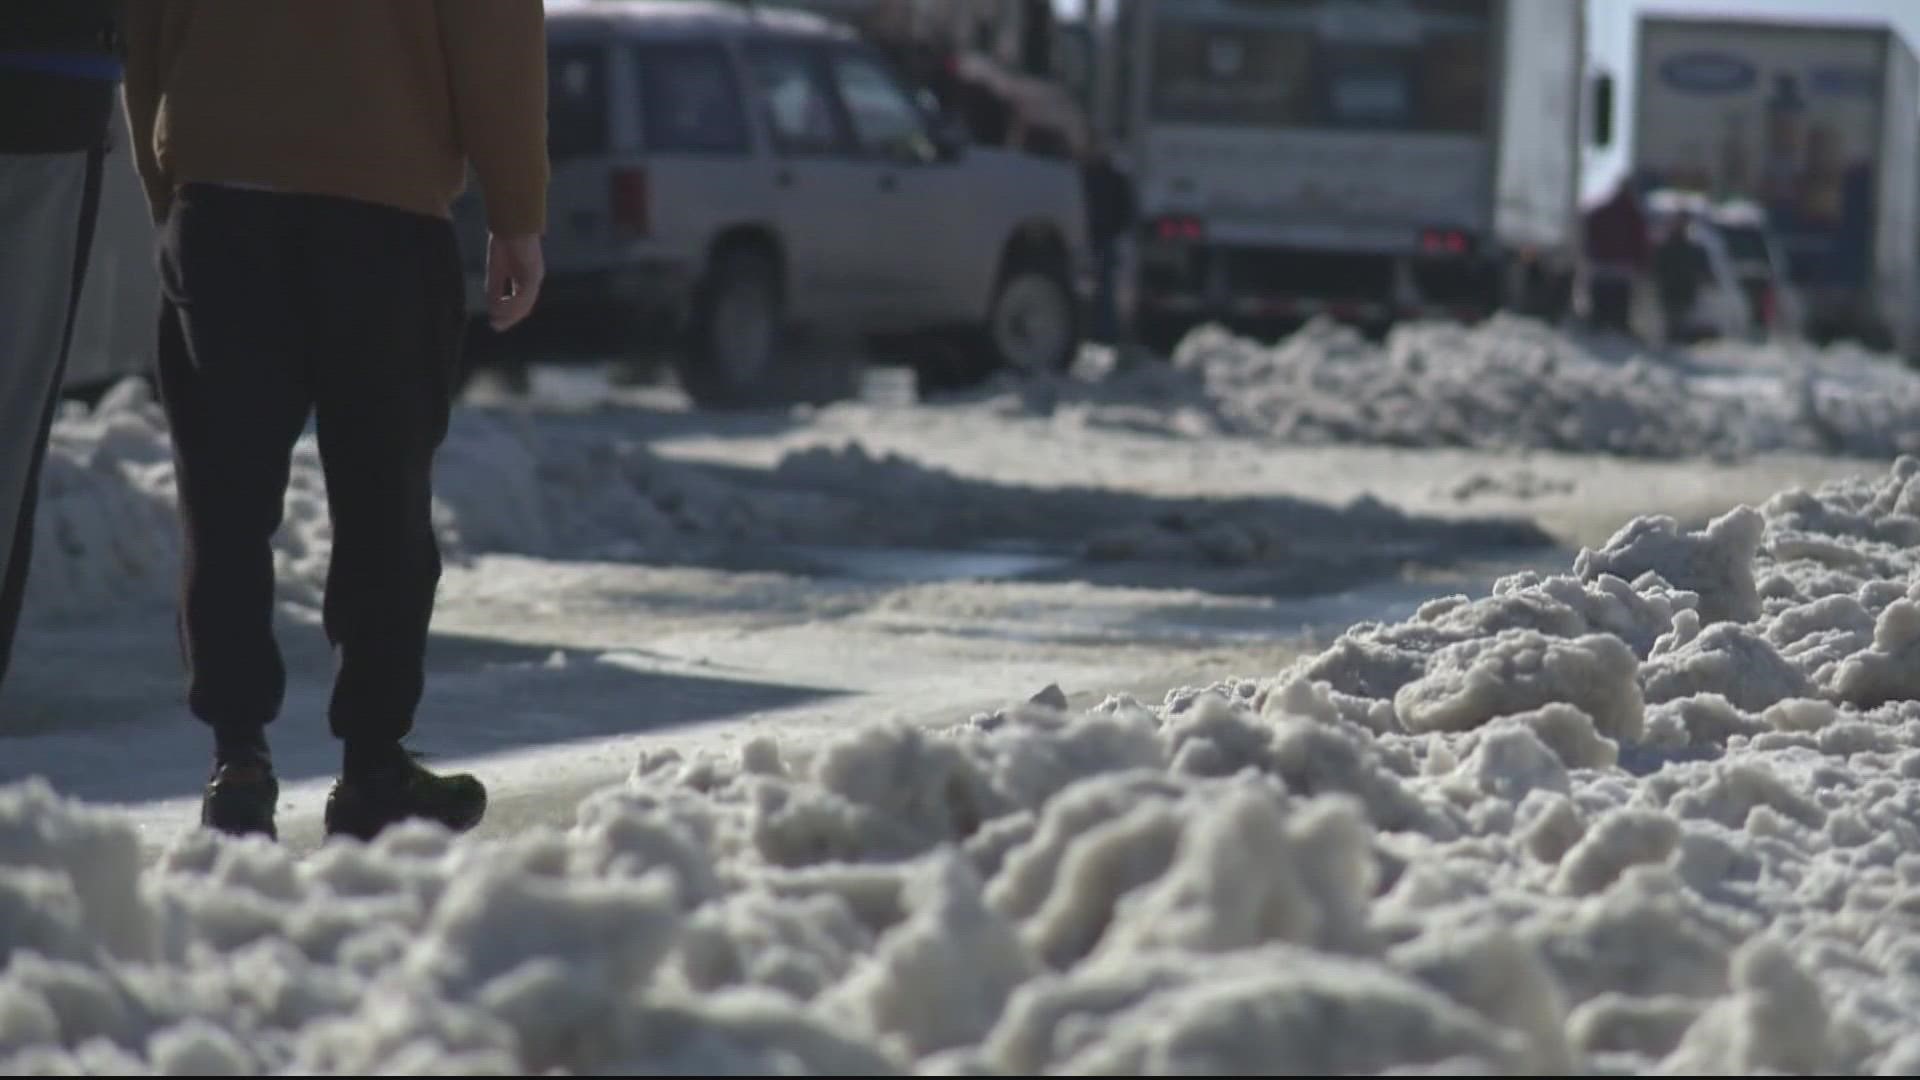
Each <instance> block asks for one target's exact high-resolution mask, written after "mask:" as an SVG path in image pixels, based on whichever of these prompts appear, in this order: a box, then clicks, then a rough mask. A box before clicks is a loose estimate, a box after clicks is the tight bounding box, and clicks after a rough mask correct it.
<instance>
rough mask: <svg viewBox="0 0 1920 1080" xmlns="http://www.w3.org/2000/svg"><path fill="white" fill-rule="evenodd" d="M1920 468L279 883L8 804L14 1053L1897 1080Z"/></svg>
mask: <svg viewBox="0 0 1920 1080" xmlns="http://www.w3.org/2000/svg"><path fill="white" fill-rule="evenodd" d="M1916 507H1920V459H1913V458H1902V459H1900V460H1899V461H1897V462H1896V463H1895V464H1894V465H1893V466H1892V467H1891V468H1890V469H1888V470H1886V471H1885V472H1883V473H1882V474H1880V475H1878V476H1874V477H1871V478H1868V479H1863V480H1859V481H1853V482H1847V483H1840V484H1833V485H1829V486H1826V487H1823V488H1821V489H1819V490H1816V491H1797V492H1787V493H1783V494H1781V495H1779V496H1777V497H1776V498H1774V499H1772V500H1770V501H1768V502H1766V503H1765V504H1763V505H1761V506H1758V507H1753V508H1748V509H1742V510H1736V511H1734V512H1732V513H1730V514H1728V515H1726V516H1724V517H1722V518H1721V519H1719V520H1718V521H1716V522H1714V523H1713V524H1711V525H1710V526H1708V527H1707V528H1705V529H1701V530H1697V531H1690V530H1687V529H1684V528H1682V527H1681V526H1679V525H1678V524H1677V523H1675V522H1673V521H1671V520H1667V519H1661V518H1646V519H1641V520H1638V521H1635V522H1632V523H1630V524H1628V525H1627V526H1625V527H1624V528H1622V529H1621V530H1620V532H1619V533H1618V534H1617V535H1616V536H1615V537H1614V538H1613V540H1612V541H1611V542H1609V543H1607V544H1605V545H1602V546H1600V547H1599V548H1596V549H1594V550H1592V551H1588V552H1583V553H1582V554H1581V555H1580V557H1579V558H1578V560H1576V561H1575V563H1574V565H1573V567H1572V568H1571V569H1570V571H1569V572H1568V573H1565V574H1558V575H1542V574H1533V573H1530V574H1521V575H1515V576H1512V577H1509V578H1507V579H1505V580H1503V581H1502V582H1501V583H1500V584H1499V585H1498V586H1497V587H1496V588H1495V589H1494V590H1493V591H1492V592H1491V593H1490V594H1489V595H1486V596H1482V597H1478V598H1469V597H1465V596H1461V597H1455V598H1450V599H1446V600H1439V601H1434V602H1432V603H1429V604H1427V605H1425V606H1424V607H1423V608H1421V609H1420V610H1419V611H1418V612H1417V613H1416V614H1415V615H1414V616H1413V617H1412V618H1410V619H1408V620H1406V621H1404V622H1400V623H1393V624H1386V623H1378V622H1374V623H1364V624H1361V625H1358V626H1355V627H1354V628H1352V629H1351V630H1350V631H1348V632H1347V633H1346V634H1344V635H1342V637H1341V638H1340V639H1339V640H1338V641H1336V642H1335V643H1333V644H1332V645H1331V646H1330V647H1329V648H1327V649H1326V650H1324V651H1323V652H1321V653H1319V654H1317V655H1314V656H1309V657H1306V658H1303V659H1302V660H1300V661H1299V662H1298V663H1296V664H1293V665H1291V666H1290V667H1289V668H1288V669H1287V670H1285V671H1282V672H1278V673H1275V674H1273V675H1271V676H1269V677H1265V678H1252V679H1238V680H1230V681H1227V682H1223V683H1220V684H1217V685H1212V686H1206V687H1192V688H1188V689H1184V690H1180V691H1176V692H1174V693H1171V694H1169V695H1168V696H1167V698H1166V699H1165V700H1164V701H1161V702H1158V703H1146V702H1140V701H1136V700H1133V699H1130V698H1127V697H1124V696H1115V697H1111V698H1109V699H1107V700H1106V701H1104V702H1102V703H1100V704H1099V705H1097V706H1095V707H1093V708H1091V709H1088V710H1086V711H1085V712H1083V713H1079V714H1074V713H1071V712H1069V711H1067V710H1065V709H1064V708H1062V705H1063V701H1062V699H1061V698H1060V697H1059V696H1058V694H1057V693H1043V694H1041V695H1038V696H1037V697H1036V699H1035V700H1034V701H1032V702H1026V703H1021V704H1018V705H1013V706H1010V707H1008V708H1006V709H1003V710H1001V711H998V712H994V713H990V714H982V715H976V716H972V717H967V718H964V719H963V718H959V717H956V718H955V719H956V721H958V722H956V723H955V724H954V725H952V726H950V727H947V728H944V729H938V730H927V729H918V728H912V727H907V726H902V725H885V726H875V727H866V728H861V729H857V730H849V731H845V732H841V733H837V734H834V735H832V736H828V737H825V738H823V739H815V740H808V739H803V738H799V737H794V738H789V739H785V740H774V739H771V738H764V737H763V738H759V739H756V740H754V741H752V742H750V743H748V744H746V745H745V746H743V747H741V748H740V749H739V750H738V751H737V752H731V753H725V754H720V753H714V754H702V755H693V756H687V757H682V756H681V755H678V754H675V753H672V752H667V753H659V754H655V755H653V756H650V757H647V758H645V759H643V760H641V761H640V762H638V763H637V764H636V766H635V768H634V771H633V774H632V776H631V777H630V778H629V780H628V781H627V783H626V784H625V785H624V786H621V787H618V788H615V789H612V790H608V791H604V792H601V793H599V794H597V795H595V796H593V797H591V798H589V799H588V800H587V801H586V802H584V803H583V804H582V805H581V806H580V808H579V811H578V815H577V820H576V822H575V823H574V824H573V825H572V826H571V827H570V828H567V829H536V830H533V831H530V832H527V833H524V834H521V835H517V836H514V837H512V838H510V839H500V840H485V839H480V838H476V837H462V838H457V839H456V838H452V837H449V836H447V835H445V834H444V833H442V832H440V831H438V830H436V829H434V828H431V827H426V826H411V827H407V828H403V829H400V830H396V831H394V832H392V833H390V834H389V835H387V836H385V837H383V838H382V839H380V840H379V841H377V842H376V843H375V844H373V845H371V846H362V845H358V844H354V843H350V842H346V843H338V844H332V845H329V846H327V847H325V848H323V849H322V850H320V851H319V852H318V853H316V854H314V855H312V856H310V857H308V858H306V859H304V860H294V859H292V858H290V857H289V856H288V855H287V854H286V853H285V852H284V851H283V850H281V849H278V848H275V847H272V846H269V845H266V844H263V843H259V842H233V841H226V840H220V839H215V838H212V837H209V836H206V835H199V834H194V835H188V836H184V837H182V838H181V839H179V840H178V841H176V842H175V843H174V845H173V846H172V847H171V848H170V849H169V850H168V852H167V853H166V854H165V855H164V856H163V858H162V859H161V861H160V862H159V864H158V865H157V866H154V867H151V868H143V867H142V865H141V862H140V853H139V846H138V844H137V843H136V842H135V838H134V835H133V833H132V831H131V828H130V827H129V826H128V825H127V824H125V823H124V822H123V821H121V820H120V819H119V818H117V817H115V816H114V815H112V814H111V813H109V812H107V811H104V810H99V809H95V808H89V807H86V806H81V805H76V804H73V803H70V802H67V801H63V800H62V799H60V798H58V797H57V796H56V795H55V794H54V793H52V792H50V791H49V790H47V789H46V788H45V787H44V786H43V785H41V784H39V783H36V782H28V783H24V784H16V785H13V786H11V787H8V788H5V789H0V963H3V964H4V971H3V973H0V1069H4V1070H6V1071H8V1072H55V1071H82V1072H103V1071H116V1072H140V1071H162V1072H186V1071H193V1072H209V1073H218V1072H227V1071H231V1072H248V1071H268V1070H273V1071H348V1070H351V1071H358V1072H371V1071H381V1072H426V1071H434V1072H461V1071H482V1070H488V1071H512V1072H515V1073H529V1072H538V1071H548V1070H566V1071H600V1072H619V1073H625V1074H647V1073H695V1072H697V1073H703V1074H719V1073H735V1072H745V1071H755V1072H809V1073H828V1072H831V1073H839V1074H873V1073H884V1072H903V1071H913V1072H921V1073H948V1074H952V1073H966V1074H992V1073H1033V1072H1043V1071H1044V1072H1098V1073H1139V1072H1156V1073H1158V1072H1184V1073H1206V1074H1216V1073H1242V1072H1260V1073H1296V1072H1297V1073H1329V1072H1333V1073H1344V1072H1383V1071H1393V1072H1442V1071H1444V1072H1460V1071H1488V1070H1493V1071H1500V1072H1510V1073H1525V1074H1541V1073H1566V1072H1571V1071H1579V1072H1598V1073H1622V1072H1668V1073H1679V1072H1685V1073H1752V1072H1840V1073H1855V1074H1874V1073H1881V1074H1902V1073H1908V1072H1911V1071H1912V1070H1913V1069H1914V1067H1915V1065H1916V1062H1920V1023H1917V1022H1916V1020H1915V1018H1916V1017H1920V700H1916V698H1920V695H1916V694H1914V693H1913V690H1915V689H1920V687H1914V686H1912V685H1911V683H1912V676H1911V675H1910V674H1909V673H1910V672H1912V671H1913V670H1914V665H1913V663H1912V661H1913V659H1914V656H1913V655H1912V654H1913V653H1914V652H1915V651H1916V649H1920V575H1916V570H1920V553H1916V549H1915V548H1914V547H1913V546H1912V545H1911V544H1908V543H1903V542H1901V539H1900V538H1904V537H1907V536H1910V535H1914V530H1916V529H1920V519H1916V517H1915V516H1914V512H1915V508H1916Z"/></svg>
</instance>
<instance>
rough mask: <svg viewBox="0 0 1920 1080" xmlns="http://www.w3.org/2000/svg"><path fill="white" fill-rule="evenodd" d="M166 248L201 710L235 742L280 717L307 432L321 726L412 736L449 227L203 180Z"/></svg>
mask: <svg viewBox="0 0 1920 1080" xmlns="http://www.w3.org/2000/svg"><path fill="white" fill-rule="evenodd" d="M160 248H161V251H160V265H161V287H162V305H161V315H160V342H159V345H160V349H159V352H160V356H159V361H160V389H161V398H162V401H163V402H164V404H165V406H166V411H167V417H168V420H169V422H170V424H171V425H172V429H173V444H174V462H175V468H176V470H177V474H178V482H179V501H180V515H181V524H182V530H183V536H184V539H185V553H184V559H185V564H184V566H183V568H182V570H183V573H182V583H181V586H182V587H181V591H182V604H181V610H180V637H181V648H182V653H183V655H184V659H185V662H186V667H187V684H188V689H187V700H188V705H189V707H190V708H191V710H192V711H193V714H194V715H195V716H197V717H199V718H200V719H201V720H203V721H205V722H206V723H208V724H210V725H212V726H213V727H214V728H215V730H216V731H220V732H225V733H228V734H234V735H242V736H244V735H246V734H247V733H249V732H253V731H257V730H259V729H260V728H262V727H264V726H265V725H266V724H267V723H269V722H270V721H272V720H273V719H274V717H275V716H276V715H277V714H278V713H279V711H280V707H281V703H282V699H283V698H284V696H285V691H286V668H285V666H284V664H283V663H282V660H281V656H280V650H279V646H278V644H277V643H276V642H275V640H274V632H273V613H274V606H275V598H274V563H273V548H272V538H273V534H274V532H275V530H276V529H277V528H278V527H279V525H280V519H281V514H282V507H283V505H284V501H285V497H286V488H287V478H288V470H289V467H290V458H291V456H292V451H293V447H294V443H295V442H296V441H297V440H298V438H299V437H300V434H301V432H302V430H303V429H304V427H305V425H306V422H307V418H308V416H309V415H312V416H313V418H314V421H315V429H316V433H317V435H318V438H319V444H320V455H321V458H322V462H323V466H324V468H325V473H326V483H327V499H328V506H329V509H330V511H331V517H332V522H333V560H332V564H331V566H330V567H329V570H328V574H327V582H326V601H325V626H326V633H327V638H328V640H329V641H330V642H331V643H332V644H333V648H334V657H335V664H336V670H335V676H334V687H333V700H332V704H331V706H330V708H329V710H328V718H329V721H330V723H331V726H332V729H333V733H334V734H335V735H337V736H339V737H340V738H342V739H346V740H350V741H366V742H382V741H388V740H393V741H397V740H398V739H400V738H401V737H402V736H404V735H405V734H406V733H407V732H408V731H409V730H410V729H411V727H412V725H413V714H414V710H415V709H416V708H417V707H418V705H419V702H420V694H421V689H422V683H423V681H424V668H425V662H426V643H427V631H428V624H429V622H430V620H431V618H432V614H433V602H434V593H435V590H436V588H437V587H438V585H439V580H440V551H439V547H438V545H437V544H436V542H435V539H434V533H433V522H432V486H431V481H432V467H433V456H434V452H435V451H436V450H437V449H438V448H439V445H440V443H441V441H442V440H443V439H444V438H445V437H446V431H447V418H448V411H449V408H450V406H451V403H452V397H453V384H454V377H455V365H456V362H457V357H458V355H459V351H460V350H459V344H460V335H461V332H462V328H463V323H464V320H465V313H464V311H463V308H464V305H465V290H464V284H463V281H462V278H461V269H460V259H459V254H458V248H457V245H456V242H455V239H454V234H453V229H452V226H451V225H450V223H449V222H447V221H445V220H441V219H438V218H430V217H424V216H421V215H418V214H412V213H408V212H406V211H402V210H396V209H390V208H387V207H382V206H376V205H373V204H369V203H363V202H356V201H351V200H345V199H333V198H323V197H319V196H310V195H293V194H281V193H276V192H264V191H254V190H242V189H237V188H228V187H215V186H208V185H189V186H187V187H185V188H184V189H183V190H182V191H181V192H180V194H179V196H178V197H177V199H176V201H175V202H174V204H173V207H172V210H171V212H170V215H169V217H168V220H167V221H166V223H165V225H164V226H163V228H162V232H161V244H160Z"/></svg>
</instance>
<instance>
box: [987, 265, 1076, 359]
mask: <svg viewBox="0 0 1920 1080" xmlns="http://www.w3.org/2000/svg"><path fill="white" fill-rule="evenodd" d="M986 331H987V350H988V359H989V360H990V361H991V362H992V364H993V366H994V367H997V368H1003V369H1006V370H1008V371H1012V372H1014V373H1016V374H1019V375H1042V374H1052V373H1054V372H1060V371H1065V370H1067V369H1068V368H1069V367H1072V366H1073V361H1074V358H1075V356H1077V355H1078V353H1079V351H1080V315H1079V311H1078V310H1077V308H1076V307H1075V304H1074V296H1073V286H1072V284H1071V283H1069V282H1068V280H1067V276H1066V273H1065V272H1064V271H1063V270H1061V269H1060V268H1058V267H1053V266H1048V265H1046V264H1044V263H1039V262H1021V263H1015V264H1014V265H1013V266H1012V267H1011V268H1009V270H1008V272H1007V274H1006V276H1005V277H1004V278H1003V279H1002V280H1001V282H1000V289H999V291H998V292H997V293H995V294H994V297H993V308H992V310H991V311H989V312H988V313H987V326H986Z"/></svg>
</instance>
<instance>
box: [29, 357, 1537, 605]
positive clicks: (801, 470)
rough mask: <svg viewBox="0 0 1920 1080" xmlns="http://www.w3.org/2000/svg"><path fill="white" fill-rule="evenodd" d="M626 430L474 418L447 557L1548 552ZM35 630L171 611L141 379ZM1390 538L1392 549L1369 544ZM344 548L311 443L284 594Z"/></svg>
mask: <svg viewBox="0 0 1920 1080" xmlns="http://www.w3.org/2000/svg"><path fill="white" fill-rule="evenodd" d="M647 434H648V432H647V430H646V429H645V428H644V427H640V426H637V425H635V424H634V422H633V421H632V420H631V419H630V418H623V417H619V416H616V417H613V418H611V419H603V420H600V421H599V422H595V419H594V418H592V417H588V418H585V419H581V418H567V417H550V416H540V415H537V414H527V413H515V412H512V411H489V410H482V409H459V410H456V411H455V414H454V416H453V419H452V423H451V425H450V430H449V432H448V435H447V439H446V442H445V443H444V445H443V446H442V448H441V450H440V453H439V456H438V458H437V459H436V463H435V474H434V493H435V502H436V525H437V529H438V532H439V535H440V541H441V547H442V550H443V552H444V553H445V555H446V557H447V559H448V560H449V561H455V562H457V561H459V560H462V559H465V558H468V557H471V556H476V555H480V554H486V553H509V554H517V555H531V556H537V557H546V558H566V559H575V560H624V561H648V560H665V561H674V562H682V563H719V564H722V565H725V564H727V561H728V560H729V559H730V558H734V557H736V553H738V552H741V551H751V552H758V553H762V554H764V553H765V552H767V551H769V550H770V549H773V548H775V547H777V546H779V545H782V544H788V545H840V546H848V547H859V546H867V547H871V546H907V547H928V548H943V549H952V548H966V547H969V546H971V545H979V544H984V543H990V542H993V541H1017V542H1021V543H1023V544H1034V543H1039V544H1045V545H1049V546H1051V547H1052V548H1054V549H1056V550H1058V551H1060V552H1062V553H1064V554H1067V555H1070V556H1080V557H1084V558H1088V559H1092V560H1097V561H1105V562H1116V561H1144V560H1151V561H1158V562H1164V563H1187V564H1197V565H1200V566H1212V567H1224V568H1234V567H1246V566H1260V565H1267V566H1286V567H1290V568H1296V569H1300V570H1301V571H1302V572H1306V573H1310V574H1316V575H1321V576H1323V577H1326V576H1332V575H1341V574H1344V575H1346V576H1348V577H1349V578H1351V579H1358V578H1363V577H1367V576H1370V575H1373V574H1378V573H1382V572H1386V571H1389V570H1392V569H1394V568H1396V567H1397V566H1398V565H1399V563H1400V561H1401V560H1403V559H1408V558H1417V557H1420V556H1422V555H1430V556H1432V557H1435V558H1436V559H1445V558H1447V557H1450V556H1452V555H1455V554H1458V553H1461V552H1465V551H1475V552H1484V551H1488V550H1493V549H1498V548H1503V547H1518V548H1524V547H1529V546H1533V545H1539V544H1544V543H1545V542H1546V540H1547V537H1546V535H1545V534H1544V533H1542V532H1541V531H1540V530H1538V529H1537V528H1535V527H1533V526H1532V525H1530V524H1528V523H1525V522H1522V521H1517V520H1510V519H1498V518H1491V519H1489V518H1482V519H1441V518H1429V517H1421V516H1415V515H1411V514H1407V513H1404V512H1402V511H1400V510H1397V509H1395V508H1392V507H1389V506H1387V505H1386V504H1384V503H1381V502H1379V501H1378V500H1375V499H1371V498H1360V499H1356V500H1353V501H1352V502H1351V503H1350V504H1348V505H1345V506H1333V505H1327V504H1323V503H1316V502H1311V501H1308V500H1304V499H1294V498H1277V497H1276V498H1265V499H1206V498H1185V499H1173V498H1167V499H1152V498H1143V497H1140V496H1137V495H1134V494H1132V493H1129V492H1126V491H1123V490H1112V489H1105V488H1092V487H1088V488H1063V487H1042V486H1021V485H1004V484H994V483H990V482H985V481H980V480H976V479H972V478H968V477H964V476H961V475H958V474H955V473H952V472H948V471H945V470H941V469H937V468H933V467H930V466H928V465H925V464H923V463H921V462H918V461H915V460H912V459H910V458H906V457H902V456H899V455H885V456H877V455H874V454H871V453H869V452H868V451H867V450H866V449H865V448H864V447H863V446H861V445H860V444H859V443H858V442H853V443H850V444H848V445H844V446H840V447H816V448H809V449H803V450H797V451H794V452H792V453H790V454H788V455H787V456H786V457H785V458H783V459H782V460H781V461H780V462H779V463H778V464H777V465H776V466H775V467H774V468H772V469H766V470H733V471H731V472H729V471H727V470H722V469H710V468H703V467H701V466H698V465H690V464H686V463H682V462H676V461H672V460H670V459H668V458H666V457H663V456H662V455H660V454H657V453H655V452H654V451H652V450H651V449H649V448H648V447H647V445H646V442H645V440H646V437H647ZM35 529H36V531H35V551H34V562H33V572H32V574H31V576H30V578H29V581H28V600H27V605H26V613H27V617H28V618H33V619H39V618H60V617H65V618H86V617H89V616H92V615H94V614H97V613H99V612H101V611H105V610H112V609H120V610H124V609H126V608H127V607H129V606H132V605H136V604H140V603H148V604H154V605H160V604H170V603H172V601H173V599H174V597H175V595H176V587H177V586H176V582H177V574H178V568H179V565H180V554H181V552H180V538H179V528H178V524H177V521H176V518H175V514H174V476H173V461H172V451H171V446H170V444H169V442H168V435H167V428H166V419H165V416H164V414H163V413H162V411H161V409H160V406H159V405H158V404H156V403H155V402H153V401H152V400H151V399H150V397H148V396H147V395H146V394H145V393H144V392H143V391H141V390H140V384H138V383H134V382H130V383H127V384H125V385H123V386H122V387H120V388H117V389H116V390H115V391H114V392H113V394H112V395H111V396H110V397H109V398H108V399H106V400H105V401H103V402H102V403H101V404H100V405H99V406H98V407H97V408H95V409H94V410H92V411H91V412H88V411H86V410H84V409H79V408H77V407H76V409H75V410H74V412H73V413H72V414H71V415H67V416H63V417H62V418H61V419H60V420H59V422H58V423H56V424H55V426H54V429H53V438H52V443H51V445H50V447H49V450H48V455H47V463H46V469H45V475H44V479H43V483H42V503H41V508H40V512H39V514H38V517H37V520H36V525H35ZM1386 533H1390V534H1392V535H1393V536H1394V538H1395V540H1396V546H1394V547H1393V548H1392V549H1388V548H1387V547H1385V546H1383V545H1380V544H1377V543H1373V542H1372V540H1373V539H1374V538H1375V537H1377V536H1379V535H1381V534H1386ZM331 544H332V526H331V523H330V521H329V519H328V515H327V502H326V479H325V473H324V471H323V470H322V468H321V464H320V458H319V453H318V449H317V446H316V443H315V441H314V439H313V438H312V437H311V436H310V435H309V436H307V437H305V438H302V439H301V440H300V442H299V443H298V444H297V445H296V447H295V449H294V453H293V457H292V461H291V464H290V469H289V485H288V491H287V497H286V502H285V506H284V511H283V520H282V526H281V528H280V530H279V532H278V533H277V534H276V536H275V538H274V545H275V553H274V558H275V562H276V571H277V580H278V583H279V588H280V593H281V596H282V599H284V600H286V601H289V602H292V603H298V604H305V605H316V604H318V603H319V600H320V595H321V590H322V587H323V585H324V583H325V581H326V572H327V564H328V557H329V554H330V550H331Z"/></svg>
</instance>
